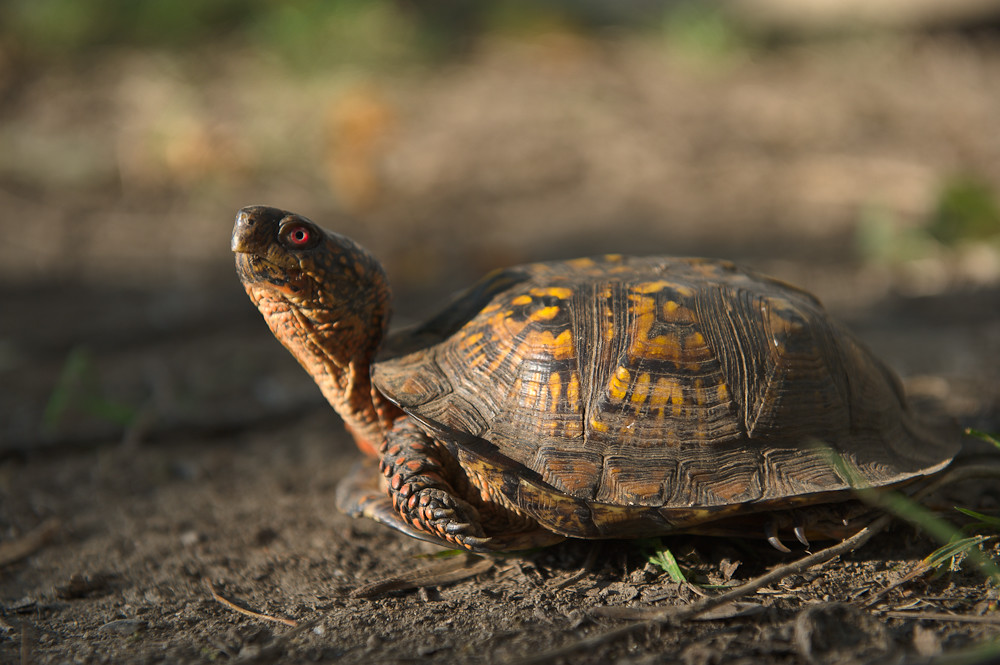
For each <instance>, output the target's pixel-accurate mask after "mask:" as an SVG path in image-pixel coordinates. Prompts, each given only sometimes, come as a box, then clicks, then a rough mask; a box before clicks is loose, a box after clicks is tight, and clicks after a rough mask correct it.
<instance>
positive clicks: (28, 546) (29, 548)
mask: <svg viewBox="0 0 1000 665" xmlns="http://www.w3.org/2000/svg"><path fill="white" fill-rule="evenodd" d="M59 526H60V524H59V520H58V519H57V518H55V517H50V518H49V519H47V520H45V521H44V522H42V523H41V524H40V525H38V526H36V527H35V528H34V529H32V530H31V531H29V532H28V533H26V534H24V535H23V536H21V537H20V538H18V539H17V540H12V541H10V542H7V543H0V567H2V566H6V565H9V564H12V563H14V562H16V561H20V560H21V559H24V558H25V557H28V556H31V555H32V554H34V553H35V552H37V551H38V550H40V549H42V548H43V547H44V546H45V544H46V543H48V542H49V541H50V540H51V539H52V537H53V536H54V535H56V532H57V531H58V530H59Z"/></svg>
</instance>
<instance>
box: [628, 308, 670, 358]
mask: <svg viewBox="0 0 1000 665" xmlns="http://www.w3.org/2000/svg"><path fill="white" fill-rule="evenodd" d="M635 311H636V319H635V334H634V335H633V336H632V342H631V344H630V345H629V353H630V354H631V355H632V357H633V358H653V359H657V360H678V359H679V358H680V357H681V354H682V351H681V345H680V342H679V340H678V339H677V338H676V337H674V336H673V335H669V336H668V335H657V336H655V337H649V336H648V335H649V331H650V330H652V329H653V324H654V323H656V301H655V300H653V298H649V297H643V298H642V299H641V300H638V301H637V304H636V306H635Z"/></svg>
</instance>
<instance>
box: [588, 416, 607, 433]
mask: <svg viewBox="0 0 1000 665" xmlns="http://www.w3.org/2000/svg"><path fill="white" fill-rule="evenodd" d="M590 428H591V429H592V430H594V431H595V432H607V431H608V425H607V423H602V422H601V421H600V420H597V419H596V418H591V419H590Z"/></svg>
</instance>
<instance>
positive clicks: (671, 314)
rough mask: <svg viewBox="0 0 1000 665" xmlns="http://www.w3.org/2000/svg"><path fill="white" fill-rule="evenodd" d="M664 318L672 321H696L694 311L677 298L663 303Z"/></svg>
mask: <svg viewBox="0 0 1000 665" xmlns="http://www.w3.org/2000/svg"><path fill="white" fill-rule="evenodd" d="M675 289H676V287H675ZM663 318H664V319H666V320H667V321H670V322H671V323H694V312H692V311H691V310H690V309H688V308H687V307H685V306H684V305H681V304H680V303H678V302H677V301H676V300H668V301H667V302H665V303H663Z"/></svg>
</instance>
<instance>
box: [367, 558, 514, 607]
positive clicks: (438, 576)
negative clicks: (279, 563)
mask: <svg viewBox="0 0 1000 665" xmlns="http://www.w3.org/2000/svg"><path fill="white" fill-rule="evenodd" d="M494 565H495V563H494V561H493V560H492V559H485V558H483V557H478V556H463V557H455V558H452V559H449V560H448V561H446V562H445V564H443V565H437V566H425V567H423V568H417V569H414V570H410V571H406V572H404V573H402V574H400V575H396V576H394V577H387V578H384V579H381V580H375V581H374V582H369V583H368V584H364V585H362V586H359V587H358V588H356V589H355V590H354V591H352V592H351V597H352V598H373V597H375V596H380V595H382V594H384V593H389V592H390V591H408V590H410V589H419V588H420V587H433V586H441V585H443V584H453V583H455V582H459V581H461V580H464V579H467V578H469V577H474V576H475V575H479V574H480V573H485V572H486V571H487V570H489V569H491V568H492V567H493V566H494Z"/></svg>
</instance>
